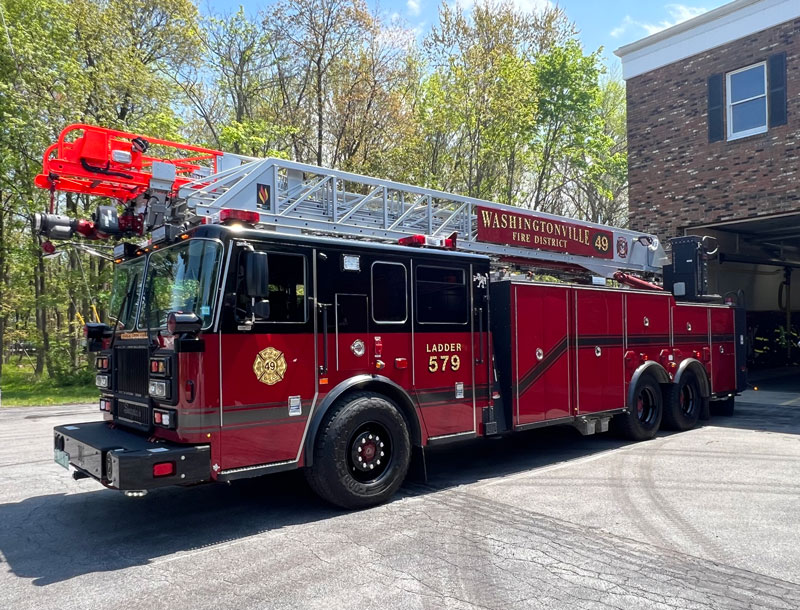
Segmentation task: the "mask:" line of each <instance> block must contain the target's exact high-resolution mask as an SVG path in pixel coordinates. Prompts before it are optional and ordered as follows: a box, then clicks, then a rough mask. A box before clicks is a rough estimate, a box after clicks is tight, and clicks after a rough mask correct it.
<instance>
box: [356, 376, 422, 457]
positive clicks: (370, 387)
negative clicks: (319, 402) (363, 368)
mask: <svg viewBox="0 0 800 610" xmlns="http://www.w3.org/2000/svg"><path fill="white" fill-rule="evenodd" d="M356 391H367V392H375V393H376V394H383V395H384V396H386V397H387V398H389V399H391V401H392V402H393V403H394V404H395V405H397V408H398V409H399V410H400V413H401V414H402V415H403V417H404V418H405V420H406V423H407V424H408V433H409V436H410V437H411V444H412V445H414V446H417V447H418V446H420V445H422V431H421V430H420V425H419V419H418V417H417V412H416V409H415V408H414V404H413V403H412V402H411V398H409V396H408V394H406V393H405V391H403V389H402V388H399V387H395V386H393V385H389V384H388V383H385V382H383V381H380V380H378V379H372V380H370V381H366V382H364V383H362V384H359V385H357V386H354V387H351V388H348V389H347V391H345V392H343V393H342V396H346V395H347V394H350V393H351V392H356ZM340 397H341V396H340Z"/></svg>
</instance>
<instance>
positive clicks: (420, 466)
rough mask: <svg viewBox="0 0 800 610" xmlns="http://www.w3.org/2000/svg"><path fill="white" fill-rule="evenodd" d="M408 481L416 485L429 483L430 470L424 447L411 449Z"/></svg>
mask: <svg viewBox="0 0 800 610" xmlns="http://www.w3.org/2000/svg"><path fill="white" fill-rule="evenodd" d="M406 481H412V482H414V483H427V482H428V468H427V466H426V464H425V448H424V447H414V446H412V447H411V463H410V464H409V465H408V474H407V475H406Z"/></svg>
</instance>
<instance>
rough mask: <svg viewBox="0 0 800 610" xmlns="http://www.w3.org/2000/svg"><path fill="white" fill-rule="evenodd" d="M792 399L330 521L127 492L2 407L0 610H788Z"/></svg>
mask: <svg viewBox="0 0 800 610" xmlns="http://www.w3.org/2000/svg"><path fill="white" fill-rule="evenodd" d="M798 386H800V384H799V383H798V382H796V381H793V380H789V381H786V380H784V381H783V382H780V381H773V382H766V383H764V384H763V387H762V388H761V390H760V391H759V392H752V391H751V392H748V393H747V394H746V395H745V396H744V397H742V398H741V399H740V400H739V403H738V404H737V411H738V413H737V416H735V417H734V418H730V419H726V418H715V419H713V420H712V421H711V422H708V423H707V425H705V426H704V427H702V428H698V429H696V430H693V431H690V432H686V433H682V434H663V435H661V436H659V437H658V438H656V439H655V440H653V441H649V442H646V443H640V444H629V443H623V442H621V441H618V440H616V439H614V438H612V437H609V436H607V435H602V436H597V437H587V438H582V437H580V436H579V435H577V433H574V432H573V431H572V430H569V429H562V430H555V429H554V430H543V431H536V432H531V433H526V434H524V435H520V436H518V437H516V438H511V439H505V440H486V441H481V442H475V443H471V444H469V445H465V446H461V447H453V448H449V449H446V448H440V449H437V450H436V451H431V452H430V454H429V462H428V464H429V472H430V479H429V481H428V483H427V484H421V483H408V484H407V485H406V486H405V487H404V488H403V490H402V492H401V493H400V494H399V495H398V496H397V498H396V499H395V500H394V501H393V502H391V503H389V504H387V505H385V506H381V507H377V508H374V509H370V510H365V511H361V512H356V513H343V512H340V511H337V510H334V509H331V508H329V507H328V506H326V505H324V504H323V503H321V502H320V501H319V500H317V499H316V498H315V497H314V496H313V495H312V494H311V492H310V491H308V489H307V488H306V486H305V483H304V481H303V478H302V476H298V475H299V473H288V474H284V475H276V476H273V477H268V478H263V479H260V480H254V481H243V482H240V483H237V484H234V485H229V486H226V485H207V486H199V487H194V488H190V489H174V490H173V489H165V490H159V491H157V492H153V493H151V494H149V495H148V496H147V497H145V498H142V499H128V498H125V497H123V496H122V495H121V494H119V493H117V492H113V491H109V490H105V489H102V488H100V487H99V486H98V485H97V484H96V483H94V482H92V481H90V480H82V481H77V482H76V481H73V480H72V479H71V478H70V477H69V476H67V474H66V471H64V470H63V469H62V468H60V467H58V466H56V465H55V464H54V463H53V462H52V458H51V453H52V451H51V446H52V444H51V432H50V430H51V428H52V426H53V425H56V424H62V423H68V422H70V421H82V420H87V419H92V418H95V417H97V416H98V414H97V411H96V410H95V407H63V408H57V407H55V408H54V407H49V408H23V409H9V408H4V409H2V410H0V562H1V563H2V566H1V567H0V608H9V609H12V608H13V609H14V610H22V609H27V608H37V609H39V608H59V609H65V610H66V609H71V608H75V609H87V608H115V609H119V608H170V609H175V610H177V609H182V608H186V609H196V608H214V609H227V608H231V609H234V608H235V609H239V608H326V609H327V608H364V609H365V608H431V609H438V608H444V607H447V608H497V609H504V610H505V609H513V608H558V609H561V608H620V609H625V610H628V609H634V608H680V609H684V608H698V609H701V608H702V609H704V610H708V609H714V608H787V609H797V608H800V514H799V513H800V476H798V475H800V393H799V392H798V391H799V390H800V387H798Z"/></svg>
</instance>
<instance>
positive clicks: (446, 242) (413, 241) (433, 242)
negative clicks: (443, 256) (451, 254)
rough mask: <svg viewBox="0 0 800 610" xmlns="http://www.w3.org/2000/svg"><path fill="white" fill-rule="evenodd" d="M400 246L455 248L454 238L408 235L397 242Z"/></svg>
mask: <svg viewBox="0 0 800 610" xmlns="http://www.w3.org/2000/svg"><path fill="white" fill-rule="evenodd" d="M397 243H398V244H400V245H401V246H414V247H421V246H428V247H432V248H447V249H448V250H452V249H454V248H455V247H456V240H455V237H453V236H451V237H433V236H431V235H409V236H408V237H401V238H400V239H399V240H397Z"/></svg>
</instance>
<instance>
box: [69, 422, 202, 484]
mask: <svg viewBox="0 0 800 610" xmlns="http://www.w3.org/2000/svg"><path fill="white" fill-rule="evenodd" d="M53 434H54V439H53V440H54V449H55V452H54V453H55V460H56V462H58V463H59V464H61V465H62V466H65V465H66V463H67V462H68V463H69V464H72V465H73V466H74V467H75V468H77V469H78V470H79V471H80V472H83V473H85V474H87V475H89V476H91V477H92V478H94V479H96V480H98V481H99V482H100V483H102V484H103V485H105V486H106V487H112V488H114V489H121V490H143V489H153V488H156V487H166V486H168V485H189V484H192V483H202V482H203V481H208V480H210V479H211V447H210V446H208V445H179V444H176V443H169V442H164V441H159V442H150V441H148V440H147V438H145V437H143V436H139V435H138V434H133V433H132V432H128V431H126V430H121V429H119V428H112V427H111V426H110V425H109V424H108V423H107V422H89V423H82V424H67V425H65V426H56V427H55V428H54V429H53ZM170 462H171V463H172V464H173V465H174V468H173V469H172V470H173V472H172V474H169V475H166V476H154V475H153V466H154V465H156V464H163V463H170Z"/></svg>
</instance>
